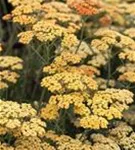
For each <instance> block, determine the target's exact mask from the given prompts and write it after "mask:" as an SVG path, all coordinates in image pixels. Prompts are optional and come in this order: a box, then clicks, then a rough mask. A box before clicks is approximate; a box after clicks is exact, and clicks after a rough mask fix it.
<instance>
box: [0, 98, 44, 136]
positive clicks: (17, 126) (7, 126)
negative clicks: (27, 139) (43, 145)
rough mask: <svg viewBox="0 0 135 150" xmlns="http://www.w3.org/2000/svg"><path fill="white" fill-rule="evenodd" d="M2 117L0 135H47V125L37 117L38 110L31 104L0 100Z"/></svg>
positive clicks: (0, 114)
mask: <svg viewBox="0 0 135 150" xmlns="http://www.w3.org/2000/svg"><path fill="white" fill-rule="evenodd" d="M0 116H1V117H0V118H1V119H0V128H1V133H0V134H6V133H12V134H14V135H15V136H21V135H23V136H39V137H40V136H43V135H44V133H45V130H44V127H45V126H46V124H45V123H44V122H42V121H41V120H40V118H38V117H37V112H36V110H35V109H34V108H32V106H31V105H30V104H25V103H22V104H18V103H17V102H12V101H2V100H0ZM26 118H27V119H26Z"/></svg>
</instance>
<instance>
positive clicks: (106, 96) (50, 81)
mask: <svg viewBox="0 0 135 150" xmlns="http://www.w3.org/2000/svg"><path fill="white" fill-rule="evenodd" d="M67 54H68V53H67ZM65 56H66V57H65ZM68 56H70V54H69V55H65V54H64V53H62V54H61V55H60V56H58V57H56V59H55V60H54V62H52V64H51V65H50V66H47V67H44V72H46V73H47V72H48V73H49V76H47V77H45V78H43V80H42V82H41V86H42V87H45V88H47V89H48V90H49V91H51V92H52V93H54V94H55V95H52V96H51V97H50V99H49V103H48V104H47V105H46V106H45V107H44V108H43V109H42V110H41V117H42V118H44V119H49V120H54V119H57V118H58V117H59V111H60V110H61V109H66V110H68V109H70V107H71V106H73V111H74V113H75V116H74V117H75V118H72V119H73V120H71V121H72V122H74V124H75V126H77V127H79V126H81V127H83V128H92V129H99V128H107V125H108V124H109V122H108V121H109V120H112V119H113V118H118V119H121V118H122V112H123V111H124V110H125V109H127V108H128V104H130V103H132V102H133V94H132V93H131V92H129V91H128V90H120V89H106V90H104V91H97V89H98V86H97V83H96V81H95V80H94V79H92V76H93V75H92V74H87V72H82V71H80V68H81V67H83V65H80V67H78V68H76V69H75V70H74V71H73V67H74V65H76V64H79V63H80V60H81V57H79V55H77V54H76V55H73V54H72V57H68ZM86 67H89V66H87V65H86ZM77 70H78V71H77ZM95 73H96V72H95ZM78 115H79V116H78Z"/></svg>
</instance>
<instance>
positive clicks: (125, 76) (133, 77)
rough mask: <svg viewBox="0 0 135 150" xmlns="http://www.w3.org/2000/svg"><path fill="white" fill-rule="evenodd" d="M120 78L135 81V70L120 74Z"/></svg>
mask: <svg viewBox="0 0 135 150" xmlns="http://www.w3.org/2000/svg"><path fill="white" fill-rule="evenodd" d="M119 80H120V81H127V82H131V83H135V72H131V71H128V72H127V71H126V72H125V73H123V74H122V75H120V76H119Z"/></svg>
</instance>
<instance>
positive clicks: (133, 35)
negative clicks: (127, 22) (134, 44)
mask: <svg viewBox="0 0 135 150" xmlns="http://www.w3.org/2000/svg"><path fill="white" fill-rule="evenodd" d="M124 34H125V35H128V36H129V37H131V38H135V28H128V29H126V30H125V31H124Z"/></svg>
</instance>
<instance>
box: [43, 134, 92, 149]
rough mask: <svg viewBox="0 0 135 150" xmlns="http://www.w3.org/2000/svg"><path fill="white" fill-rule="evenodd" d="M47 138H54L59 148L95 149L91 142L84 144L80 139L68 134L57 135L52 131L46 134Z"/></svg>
mask: <svg viewBox="0 0 135 150" xmlns="http://www.w3.org/2000/svg"><path fill="white" fill-rule="evenodd" d="M45 137H46V138H47V139H50V140H52V141H53V142H54V143H55V145H56V149H57V150H93V149H92V147H91V145H90V144H84V143H83V142H81V141H80V140H78V139H73V138H71V137H70V136H67V135H60V136H59V135H57V134H55V133H54V132H52V131H49V132H47V133H46V134H45Z"/></svg>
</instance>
